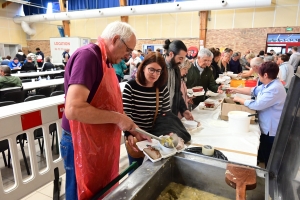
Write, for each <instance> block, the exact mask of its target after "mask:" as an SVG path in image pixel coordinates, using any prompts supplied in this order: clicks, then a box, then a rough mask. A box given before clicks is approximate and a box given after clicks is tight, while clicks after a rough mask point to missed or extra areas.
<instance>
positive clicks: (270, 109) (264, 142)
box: [230, 62, 286, 166]
mask: <svg viewBox="0 0 300 200" xmlns="http://www.w3.org/2000/svg"><path fill="white" fill-rule="evenodd" d="M278 72H279V67H278V65H277V64H276V63H275V62H265V63H263V64H262V65H261V67H259V68H258V76H259V80H260V81H261V82H262V84H261V85H260V86H256V87H254V88H249V87H246V88H230V89H231V91H232V92H233V93H241V94H246V95H251V96H253V97H254V98H255V99H254V100H252V99H251V100H246V99H243V98H240V97H234V99H233V100H234V101H235V102H239V103H240V104H242V105H245V106H246V107H248V108H250V109H252V110H257V112H258V121H259V126H260V129H261V136H260V146H259V148H260V150H259V152H260V153H261V154H262V155H259V156H261V157H262V158H263V161H264V163H265V166H267V164H268V160H269V156H270V153H271V149H272V146H273V142H274V138H275V135H276V131H277V128H278V124H279V120H280V116H281V112H282V109H283V106H284V102H285V99H286V92H285V89H284V87H283V85H282V83H281V82H280V80H279V79H277V75H278Z"/></svg>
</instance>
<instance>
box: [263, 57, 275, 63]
mask: <svg viewBox="0 0 300 200" xmlns="http://www.w3.org/2000/svg"><path fill="white" fill-rule="evenodd" d="M264 61H265V62H270V61H274V57H273V56H266V57H264Z"/></svg>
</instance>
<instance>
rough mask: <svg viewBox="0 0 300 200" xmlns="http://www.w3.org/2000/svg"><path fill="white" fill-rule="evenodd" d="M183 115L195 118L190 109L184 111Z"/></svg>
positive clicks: (190, 118) (188, 118) (187, 117)
mask: <svg viewBox="0 0 300 200" xmlns="http://www.w3.org/2000/svg"><path fill="white" fill-rule="evenodd" d="M183 116H184V117H185V119H187V120H194V117H193V115H192V113H191V112H190V111H189V110H186V111H184V113H183Z"/></svg>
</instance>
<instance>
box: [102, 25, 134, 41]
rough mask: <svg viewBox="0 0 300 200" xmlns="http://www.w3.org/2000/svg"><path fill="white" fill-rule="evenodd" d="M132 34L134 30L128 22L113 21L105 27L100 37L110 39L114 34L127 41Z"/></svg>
mask: <svg viewBox="0 0 300 200" xmlns="http://www.w3.org/2000/svg"><path fill="white" fill-rule="evenodd" d="M132 34H134V30H133V28H132V27H131V26H130V25H129V24H127V23H125V22H119V21H115V22H112V23H110V24H108V25H107V26H106V27H105V29H104V30H103V32H102V34H101V37H102V38H104V39H112V38H114V37H115V36H116V35H119V36H120V38H121V39H123V40H124V41H128V40H129V38H130V37H131V35H132Z"/></svg>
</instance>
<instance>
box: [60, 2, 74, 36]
mask: <svg viewBox="0 0 300 200" xmlns="http://www.w3.org/2000/svg"><path fill="white" fill-rule="evenodd" d="M65 4H66V0H59V9H60V12H66V7H65ZM62 24H63V27H64V33H65V36H66V35H67V36H68V37H70V36H71V31H70V20H63V21H62Z"/></svg>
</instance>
